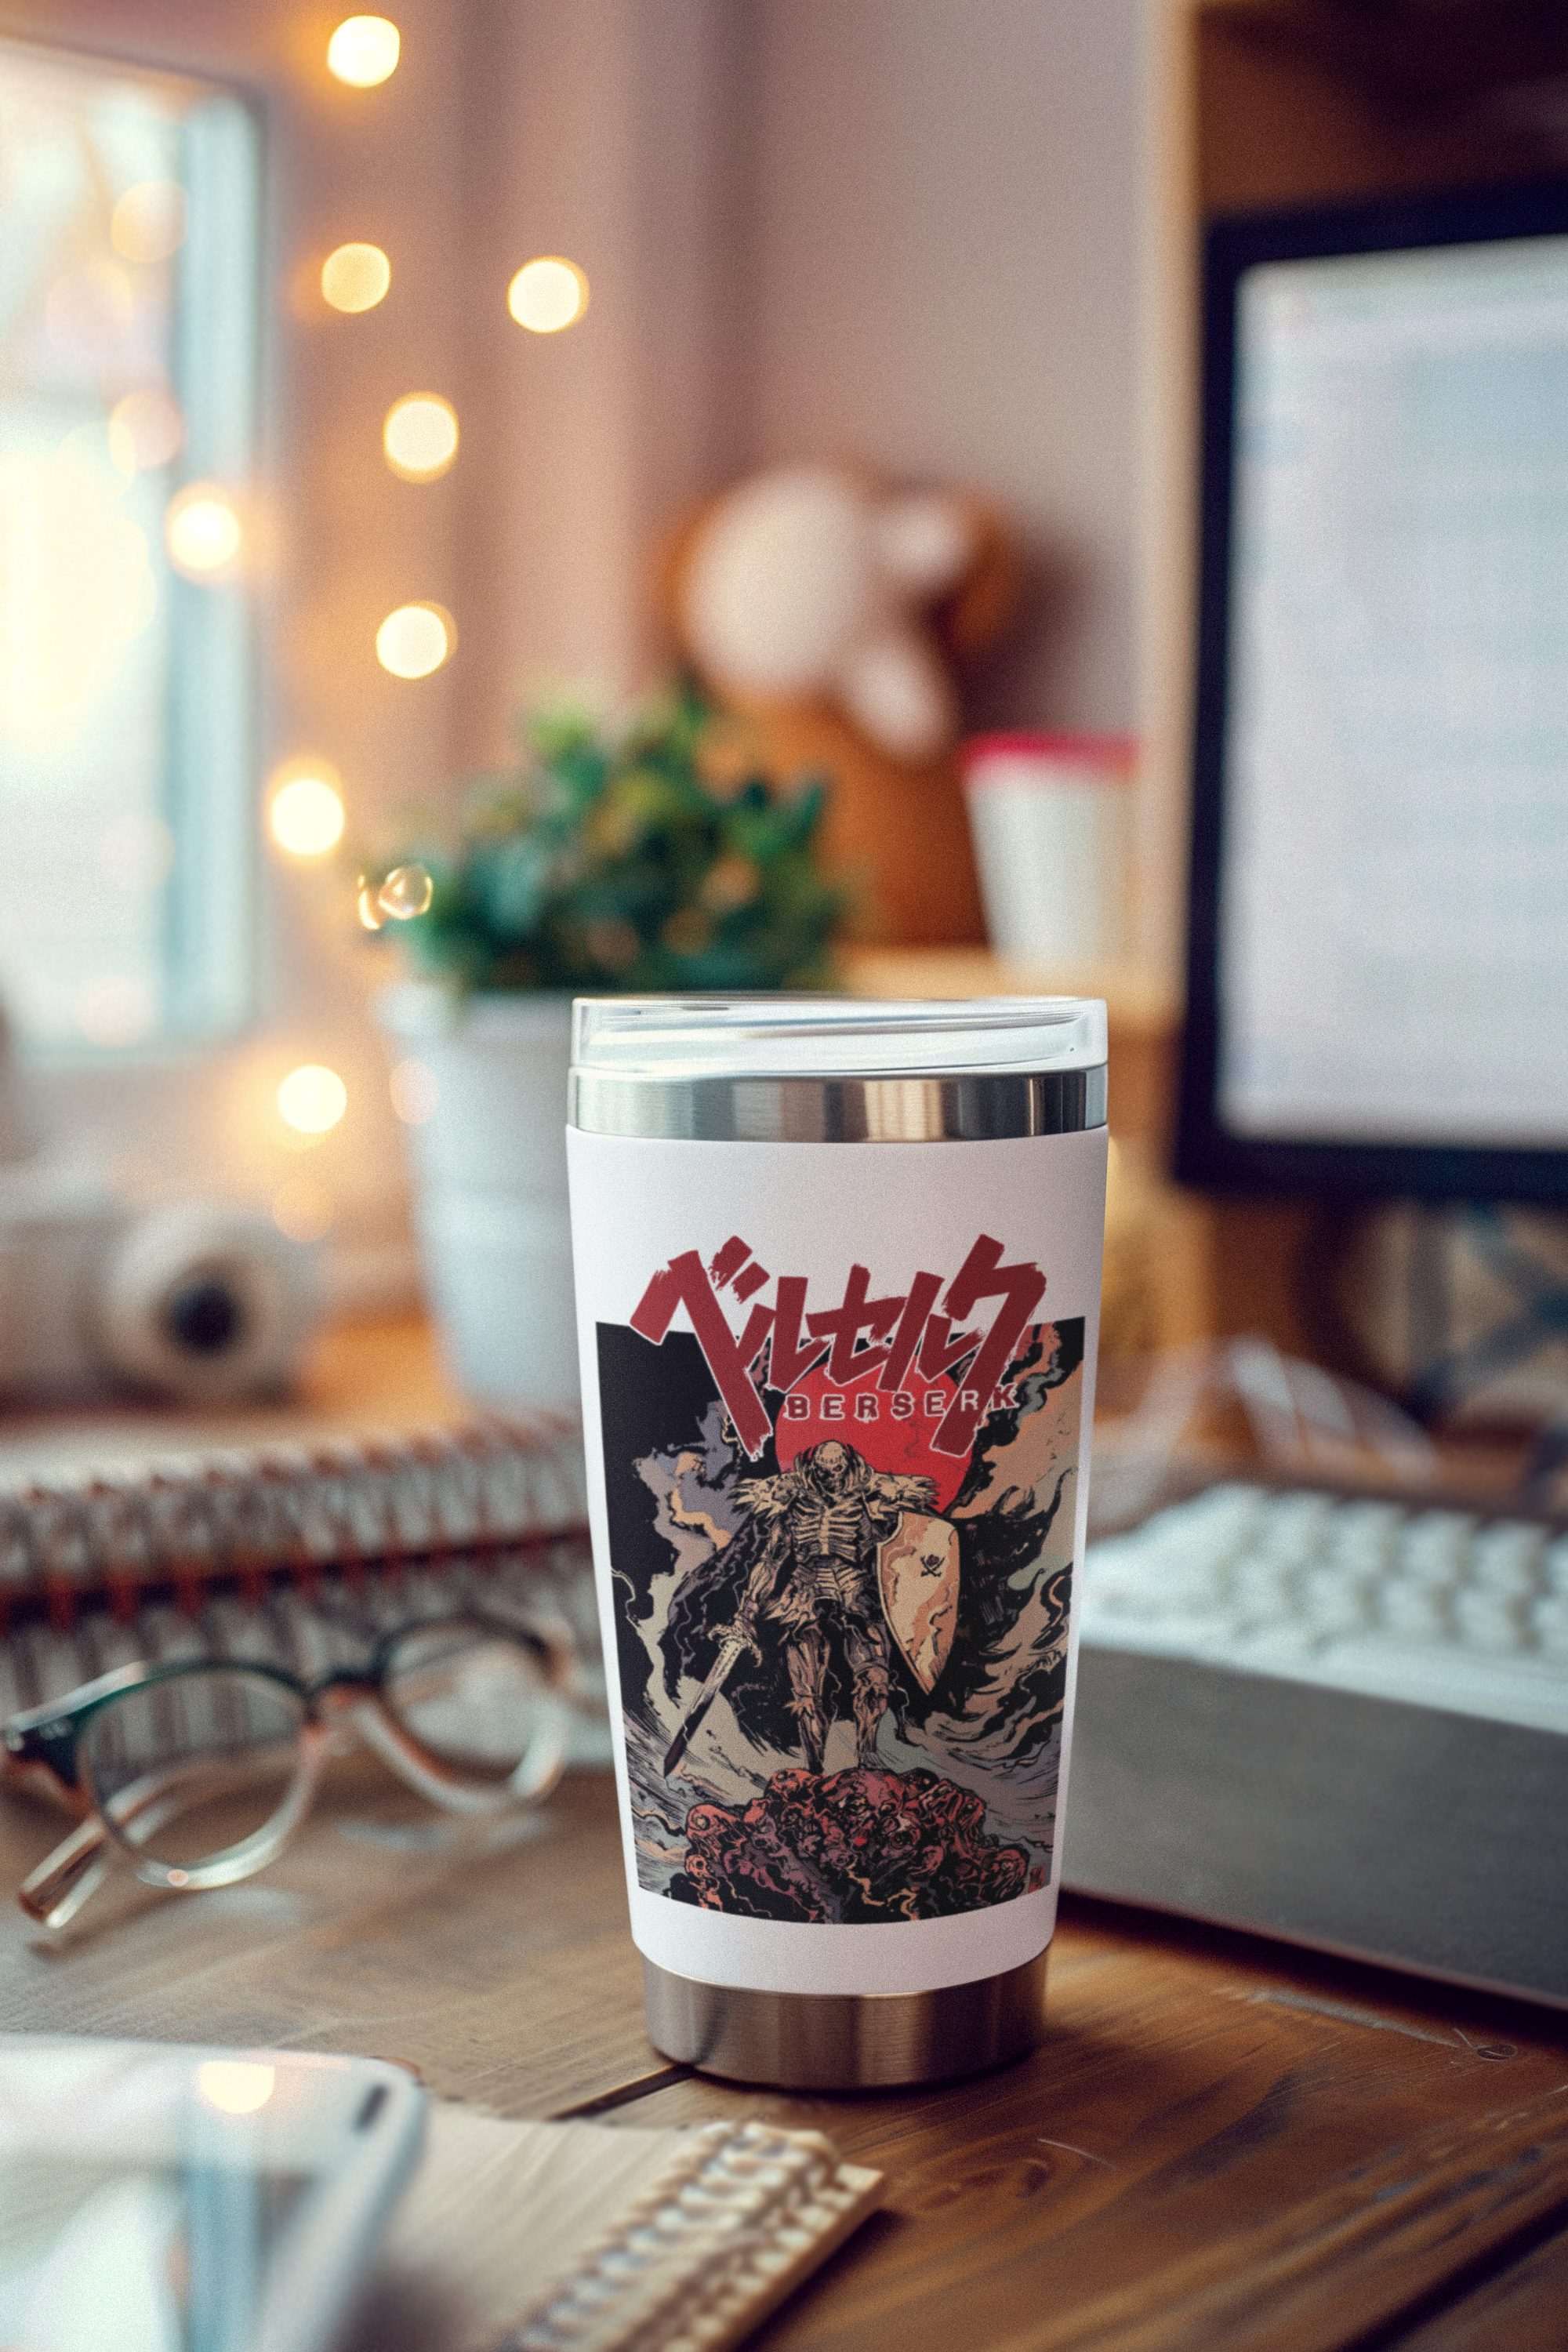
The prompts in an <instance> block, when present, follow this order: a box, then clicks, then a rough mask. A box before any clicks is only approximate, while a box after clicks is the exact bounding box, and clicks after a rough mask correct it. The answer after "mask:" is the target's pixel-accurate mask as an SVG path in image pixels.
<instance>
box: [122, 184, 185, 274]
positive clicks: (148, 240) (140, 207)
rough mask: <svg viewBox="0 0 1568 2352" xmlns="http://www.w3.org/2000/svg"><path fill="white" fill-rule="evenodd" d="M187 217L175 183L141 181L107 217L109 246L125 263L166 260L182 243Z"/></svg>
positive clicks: (180, 192) (182, 195)
mask: <svg viewBox="0 0 1568 2352" xmlns="http://www.w3.org/2000/svg"><path fill="white" fill-rule="evenodd" d="M186 217H187V214H186V205H185V192H184V188H182V187H181V185H180V184H179V182H178V181H177V180H140V181H138V183H137V184H136V185H135V187H133V188H127V189H126V191H125V194H123V195H122V196H121V199H120V202H119V203H118V204H117V205H115V207H114V210H113V212H112V213H111V214H110V222H109V238H110V244H111V245H112V246H113V247H114V250H115V252H116V253H118V254H121V255H122V256H123V257H124V258H125V259H126V260H127V261H166V260H167V259H168V257H169V256H170V254H171V253H177V252H178V251H179V249H180V247H181V246H182V245H184V241H185V226H186Z"/></svg>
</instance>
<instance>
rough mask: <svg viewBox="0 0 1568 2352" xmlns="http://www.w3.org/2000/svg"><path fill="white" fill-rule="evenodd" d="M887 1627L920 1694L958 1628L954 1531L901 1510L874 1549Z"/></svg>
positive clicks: (931, 1683) (932, 1681)
mask: <svg viewBox="0 0 1568 2352" xmlns="http://www.w3.org/2000/svg"><path fill="white" fill-rule="evenodd" d="M877 1584H878V1589H879V1591H880V1593H881V1596H882V1613H883V1615H884V1616H885V1617H886V1619H887V1621H888V1629H889V1632H890V1633H891V1634H892V1637H893V1639H894V1641H895V1642H896V1643H898V1645H899V1647H900V1650H901V1651H902V1652H903V1654H904V1657H905V1658H906V1660H907V1661H908V1664H909V1667H910V1673H911V1674H912V1675H914V1678H915V1680H916V1681H917V1682H918V1683H919V1685H920V1686H921V1690H923V1691H931V1690H934V1689H935V1688H936V1685H937V1677H938V1676H939V1675H940V1674H941V1673H942V1668H943V1666H945V1665H946V1664H947V1656H948V1652H949V1651H950V1650H951V1649H952V1637H953V1633H954V1632H955V1630H956V1628H957V1624H958V1530H957V1528H954V1527H952V1526H950V1524H949V1523H948V1521H947V1520H946V1519H933V1518H930V1517H927V1516H926V1514H925V1513H924V1512H923V1511H900V1514H899V1524H898V1526H897V1527H896V1528H894V1529H893V1532H892V1534H891V1535H890V1536H884V1537H883V1538H882V1540H881V1542H880V1543H879V1545H878V1546H877Z"/></svg>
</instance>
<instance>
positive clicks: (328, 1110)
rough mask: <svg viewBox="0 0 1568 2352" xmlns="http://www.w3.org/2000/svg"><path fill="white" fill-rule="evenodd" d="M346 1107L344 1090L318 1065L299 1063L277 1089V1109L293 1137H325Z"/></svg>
mask: <svg viewBox="0 0 1568 2352" xmlns="http://www.w3.org/2000/svg"><path fill="white" fill-rule="evenodd" d="M348 1107H349V1090H348V1088H347V1087H345V1086H344V1084H343V1082H342V1078H340V1077H339V1076H338V1074H337V1072H336V1070H329V1069H328V1068H327V1067H326V1066H325V1065H324V1064H323V1063H321V1062H301V1064H300V1067H299V1068H298V1069H297V1070H290V1071H289V1075H288V1076H287V1077H286V1078H285V1079H284V1081H283V1083H282V1085H281V1086H280V1087H279V1089H278V1108H279V1111H280V1112H281V1114H282V1116H283V1118H284V1120H285V1122H286V1123H287V1124H288V1125H289V1127H291V1128H292V1129H294V1131H295V1133H296V1134H297V1135H325V1134H326V1132H327V1130H328V1129H329V1128H333V1127H336V1125H337V1123H338V1121H339V1119H340V1118H342V1115H343V1113H344V1111H346V1110H347V1108H348Z"/></svg>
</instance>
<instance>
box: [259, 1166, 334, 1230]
mask: <svg viewBox="0 0 1568 2352" xmlns="http://www.w3.org/2000/svg"><path fill="white" fill-rule="evenodd" d="M337 1205H338V1204H337V1202H335V1201H334V1200H333V1198H332V1196H331V1193H330V1192H328V1190H327V1188H326V1186H325V1185H324V1184H317V1183H314V1182H313V1181H311V1179H310V1177H309V1176H291V1177H290V1178H289V1181H288V1182H287V1183H286V1184H279V1187H278V1190H277V1192H274V1194H273V1195H272V1222H273V1223H274V1224H275V1225H276V1226H277V1228H278V1230H279V1233H280V1234H283V1236H284V1237H285V1239H286V1240H288V1241H291V1242H304V1243H310V1242H319V1241H320V1240H321V1236H322V1234H327V1233H330V1232H331V1225H332V1219H333V1218H334V1217H335V1216H336V1214H337Z"/></svg>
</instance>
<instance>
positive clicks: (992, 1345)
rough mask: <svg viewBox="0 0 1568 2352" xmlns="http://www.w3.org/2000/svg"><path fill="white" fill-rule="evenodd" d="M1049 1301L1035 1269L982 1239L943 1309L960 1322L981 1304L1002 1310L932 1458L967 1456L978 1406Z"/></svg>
mask: <svg viewBox="0 0 1568 2352" xmlns="http://www.w3.org/2000/svg"><path fill="white" fill-rule="evenodd" d="M1045 1295H1046V1277H1045V1276H1044V1275H1043V1274H1042V1273H1041V1271H1040V1269H1039V1267H1038V1266H1037V1265H1003V1263H1002V1244H1001V1243H1000V1242H997V1241H993V1240H992V1239H991V1237H990V1235H989V1234H981V1236H980V1238H979V1240H978V1241H977V1242H976V1243H975V1244H974V1247H973V1249H972V1250H971V1251H970V1253H969V1255H968V1256H967V1257H966V1258H965V1259H964V1261H963V1265H961V1266H960V1267H959V1269H958V1272H957V1274H956V1275H955V1276H953V1278H952V1282H951V1283H950V1284H949V1286H948V1292H947V1297H946V1298H945V1299H944V1300H943V1302H942V1304H943V1306H944V1307H945V1309H946V1311H947V1313H948V1314H949V1315H950V1316H952V1317H955V1318H957V1319H958V1320H960V1321H962V1320H963V1318H964V1317H965V1316H967V1315H970V1314H972V1313H973V1310H974V1308H975V1307H976V1305H977V1304H978V1303H979V1301H980V1300H981V1299H983V1298H999V1299H1000V1300H1001V1301H1002V1304H1001V1306H1000V1307H998V1308H997V1310H996V1316H995V1319H994V1321H993V1323H992V1326H991V1328H990V1330H989V1331H988V1332H987V1333H986V1335H985V1344H984V1347H983V1348H982V1349H981V1350H980V1353H979V1355H978V1356H977V1357H976V1358H975V1360H974V1363H973V1367H972V1369H971V1372H970V1378H971V1379H972V1380H973V1383H974V1386H973V1389H965V1390H964V1391H963V1392H962V1394H961V1395H959V1396H958V1397H955V1398H954V1400H953V1402H952V1404H951V1405H950V1406H949V1407H948V1410H947V1412H946V1413H945V1415H944V1416H943V1419H942V1427H941V1428H940V1429H939V1430H938V1431H937V1433H936V1435H935V1436H934V1437H933V1438H932V1439H931V1449H932V1451H933V1452H934V1453H937V1454H967V1453H968V1451H969V1449H970V1447H971V1446H972V1445H973V1443H974V1433H975V1430H976V1428H977V1427H978V1425H979V1421H980V1400H981V1398H982V1397H987V1396H989V1395H990V1393H991V1391H992V1390H993V1389H994V1387H995V1385H996V1383H997V1381H999V1380H1000V1379H1001V1377H1002V1375H1003V1373H1004V1372H1005V1370H1006V1369H1007V1367H1008V1365H1009V1364H1010V1363H1011V1362H1012V1360H1013V1359H1014V1357H1015V1356H1016V1354H1017V1351H1018V1342H1019V1341H1020V1340H1021V1339H1022V1338H1023V1336H1024V1333H1025V1331H1026V1328H1027V1327H1028V1323H1029V1318H1030V1317H1031V1316H1032V1315H1033V1313H1034V1311H1035V1309H1036V1307H1037V1306H1038V1305H1039V1303H1040V1301H1041V1299H1042V1298H1043V1297H1045ZM971 1398H973V1405H971V1403H970V1399H971Z"/></svg>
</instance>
